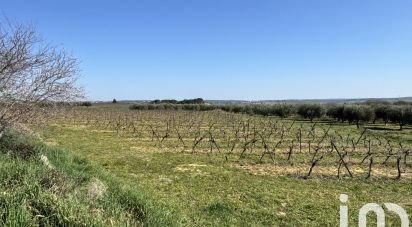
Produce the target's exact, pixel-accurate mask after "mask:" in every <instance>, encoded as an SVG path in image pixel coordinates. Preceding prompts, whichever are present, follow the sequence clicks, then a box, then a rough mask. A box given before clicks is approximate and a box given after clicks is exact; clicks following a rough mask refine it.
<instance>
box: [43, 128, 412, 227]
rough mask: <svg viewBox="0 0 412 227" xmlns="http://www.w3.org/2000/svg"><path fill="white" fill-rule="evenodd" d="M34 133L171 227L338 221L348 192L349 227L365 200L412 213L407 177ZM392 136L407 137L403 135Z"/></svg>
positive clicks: (89, 131)
mask: <svg viewBox="0 0 412 227" xmlns="http://www.w3.org/2000/svg"><path fill="white" fill-rule="evenodd" d="M336 127H340V128H341V131H342V133H346V132H348V133H351V132H353V131H356V129H355V127H354V126H346V125H337V126H336ZM37 131H38V132H41V134H42V137H43V138H44V139H45V140H46V141H47V142H49V143H55V144H56V145H57V146H59V147H64V148H67V149H69V150H71V151H73V152H74V153H76V154H78V155H81V156H82V157H85V158H86V159H87V160H90V161H91V162H92V163H94V164H95V165H99V166H103V167H104V168H105V169H106V170H107V171H109V172H110V173H112V174H114V175H115V176H117V177H119V178H120V179H122V180H123V182H124V183H125V185H129V186H130V187H132V188H140V189H141V190H142V191H144V192H145V193H148V194H150V195H151V199H153V204H152V205H153V207H154V209H155V210H156V211H157V212H160V213H163V214H165V215H166V216H171V217H173V218H174V221H175V223H174V224H176V225H179V226H338V225H339V206H340V202H339V195H340V194H348V195H349V211H350V225H351V226H352V225H356V224H357V216H358V211H359V209H360V208H361V207H362V206H363V205H364V204H365V203H370V202H375V203H379V204H382V203H384V202H391V203H396V204H399V205H401V206H402V207H403V208H405V210H406V211H407V212H408V213H409V214H412V199H411V198H412V184H411V182H410V180H408V179H401V180H394V179H390V178H372V179H369V180H364V179H348V178H343V179H341V180H338V179H336V178H313V179H309V180H304V179H301V178H297V177H286V176H277V175H257V174H254V173H253V172H250V171H246V170H242V169H240V168H237V167H235V166H234V165H233V164H232V163H230V162H229V163H228V162H225V160H224V159H223V157H222V155H218V154H212V155H207V154H202V153H197V154H188V153H181V152H176V151H167V149H162V148H159V147H153V146H149V145H148V143H144V142H142V141H140V140H135V139H133V138H128V137H124V136H118V135H117V134H116V133H115V132H114V131H104V130H100V131H99V130H93V128H90V127H86V126H84V127H77V126H72V125H53V126H47V127H45V128H42V129H39V128H38V129H37ZM376 133H388V132H380V131H377V132H376ZM409 133H410V132H409ZM391 135H392V134H391ZM392 136H393V137H396V138H405V139H407V140H408V141H410V134H408V132H399V133H396V134H395V135H392ZM229 158H231V157H229ZM387 225H389V226H394V225H395V226H396V225H399V220H398V219H397V218H396V217H395V216H393V215H390V214H387Z"/></svg>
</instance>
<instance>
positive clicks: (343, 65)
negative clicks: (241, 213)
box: [0, 0, 412, 100]
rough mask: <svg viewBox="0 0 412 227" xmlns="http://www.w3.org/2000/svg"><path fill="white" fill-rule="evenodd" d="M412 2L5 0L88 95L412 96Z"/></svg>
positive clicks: (1, 6)
mask: <svg viewBox="0 0 412 227" xmlns="http://www.w3.org/2000/svg"><path fill="white" fill-rule="evenodd" d="M411 12H412V1H410V0H395V1H388V0H362V1H359V0H345V1H333V0H283V1H276V0H186V1H183V0H147V1H139V0H135V1H121V0H117V1H114V0H105V1H101V0H100V1H92V0H87V1H86V0H82V1H81V0H65V1H56V0H48V1H46V0H36V1H22V0H8V1H5V0H3V1H2V2H1V3H0V13H1V14H2V15H3V18H4V17H7V18H8V19H11V20H13V21H18V22H22V23H30V24H32V25H34V26H35V28H36V30H37V31H38V32H39V33H40V34H41V36H42V37H43V38H44V39H45V40H47V41H48V42H50V43H52V44H54V45H58V46H61V47H64V49H66V50H67V51H68V52H70V53H71V54H72V55H73V56H75V57H76V58H78V59H79V60H80V62H81V63H80V69H81V74H82V78H81V80H80V83H81V84H82V85H83V86H84V87H85V89H86V92H87V97H88V99H89V100H111V99H113V98H116V99H117V100H126V99H127V100H132V99H133V100H151V99H169V98H173V99H185V98H196V97H202V98H204V99H219V100H223V99H226V100H233V99H237V100H240V99H241V100H268V99H318V98H381V97H405V96H412V90H411V85H412V13H411Z"/></svg>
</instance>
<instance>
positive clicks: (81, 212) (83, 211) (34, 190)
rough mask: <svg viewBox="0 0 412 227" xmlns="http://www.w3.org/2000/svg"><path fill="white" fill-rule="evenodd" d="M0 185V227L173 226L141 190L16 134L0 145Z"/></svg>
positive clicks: (70, 154)
mask: <svg viewBox="0 0 412 227" xmlns="http://www.w3.org/2000/svg"><path fill="white" fill-rule="evenodd" d="M22 146H26V147H30V148H32V150H31V151H32V152H31V153H30V155H24V156H22V155H21V151H22V150H21V149H19V148H21V147H22ZM42 156H43V159H44V156H46V157H47V158H48V160H49V163H50V164H51V165H52V167H51V168H50V167H49V166H47V165H46V164H45V163H44V162H43V161H41V157H42ZM23 157H24V159H23ZM0 182H1V183H0V226H143V225H150V226H156V225H169V224H170V225H173V222H172V219H171V218H170V217H167V212H162V211H161V210H159V209H158V208H156V210H154V208H153V206H152V205H151V204H150V201H151V200H150V199H149V198H148V195H147V194H145V193H144V192H142V191H140V190H139V189H137V188H134V187H130V186H129V185H128V184H126V183H124V182H123V180H122V179H118V178H115V177H113V176H112V175H111V174H110V173H108V172H107V171H105V170H103V169H102V168H100V167H98V166H95V165H92V164H90V163H89V162H88V161H87V160H86V159H84V158H81V157H79V156H78V155H75V154H73V153H71V152H69V151H67V150H64V149H59V148H50V147H48V146H46V145H44V144H43V143H41V142H39V141H37V140H36V139H33V138H31V137H29V136H27V135H21V134H19V133H10V132H9V133H8V134H7V135H6V136H5V137H4V138H2V140H1V141H0Z"/></svg>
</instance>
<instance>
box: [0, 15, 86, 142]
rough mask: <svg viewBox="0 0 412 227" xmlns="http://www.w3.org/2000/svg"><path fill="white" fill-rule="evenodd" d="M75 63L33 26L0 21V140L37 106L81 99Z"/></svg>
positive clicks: (81, 91)
mask: <svg viewBox="0 0 412 227" xmlns="http://www.w3.org/2000/svg"><path fill="white" fill-rule="evenodd" d="M78 72H79V70H78V61H77V59H75V58H73V57H71V56H70V55H68V54H67V53H66V52H65V50H63V49H59V48H57V47H53V46H50V45H49V44H47V43H45V41H44V40H42V39H41V38H40V37H39V35H38V34H37V33H36V31H35V29H34V28H33V27H32V26H28V25H23V24H18V23H11V22H9V21H7V20H5V21H4V23H2V21H0V138H1V136H2V135H3V133H4V130H5V129H6V128H7V127H9V126H10V125H12V124H13V123H15V122H17V121H19V120H24V119H27V118H29V117H30V116H31V115H32V114H33V112H34V111H33V110H34V109H35V108H36V107H38V106H40V105H39V103H48V104H55V103H58V102H68V101H74V100H75V99H78V98H81V97H83V90H82V88H80V87H79V86H78V85H77V80H78V76H79V73H78Z"/></svg>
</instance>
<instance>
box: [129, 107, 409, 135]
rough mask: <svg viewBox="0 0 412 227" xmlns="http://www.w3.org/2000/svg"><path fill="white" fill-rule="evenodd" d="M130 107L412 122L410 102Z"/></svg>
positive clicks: (398, 122)
mask: <svg viewBox="0 0 412 227" xmlns="http://www.w3.org/2000/svg"><path fill="white" fill-rule="evenodd" d="M130 109H131V110H189V111H212V110H221V111H226V112H231V113H243V114H250V115H261V116H278V117H281V118H288V117H292V116H298V117H300V118H303V119H307V120H310V121H313V120H315V119H322V118H327V119H329V120H330V119H333V120H336V121H338V122H342V123H344V122H347V123H349V124H356V125H357V126H358V127H360V124H363V123H376V122H377V121H380V122H383V123H385V124H387V123H393V124H397V125H399V127H400V129H401V130H402V129H403V127H404V126H405V125H411V124H412V104H411V103H402V104H400V103H399V104H397V103H396V104H395V103H391V104H389V103H378V104H376V103H374V104H340V105H339V104H286V103H284V104H273V105H268V104H245V105H209V104H179V105H177V104H171V103H166V104H164V103H163V104H156V105H154V104H135V105H132V106H130Z"/></svg>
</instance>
